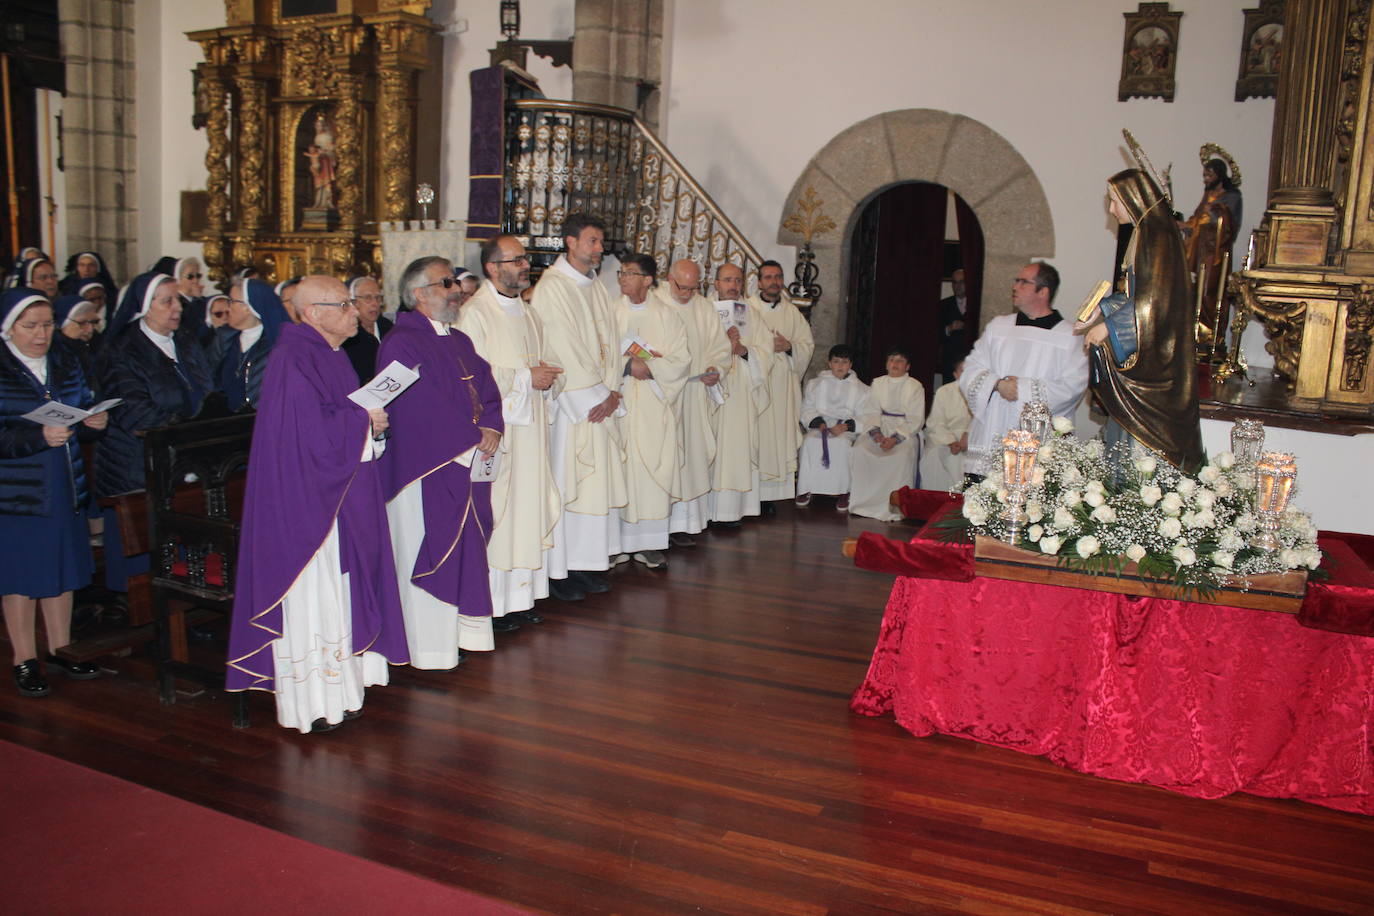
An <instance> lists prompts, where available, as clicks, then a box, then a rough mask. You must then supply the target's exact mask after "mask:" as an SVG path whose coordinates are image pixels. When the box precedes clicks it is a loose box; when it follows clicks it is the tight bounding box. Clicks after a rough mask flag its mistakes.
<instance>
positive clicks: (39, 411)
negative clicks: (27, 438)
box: [24, 398, 124, 429]
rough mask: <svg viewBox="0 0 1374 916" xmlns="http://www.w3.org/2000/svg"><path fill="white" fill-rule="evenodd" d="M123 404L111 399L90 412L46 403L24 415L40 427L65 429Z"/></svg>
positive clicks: (53, 402)
mask: <svg viewBox="0 0 1374 916" xmlns="http://www.w3.org/2000/svg"><path fill="white" fill-rule="evenodd" d="M123 403H124V401H123V399H121V398H111V399H109V400H108V401H101V402H100V403H99V404H96V405H95V406H94V407H92V408H91V409H90V410H82V409H81V408H80V407H70V406H68V405H66V404H62V403H60V402H58V401H45V402H44V403H43V404H42V406H40V407H35V408H34V409H33V410H30V411H29V412H28V413H26V414H24V419H25V420H32V421H33V422H35V423H37V424H39V425H40V426H58V427H62V428H63V429H65V428H66V427H68V426H75V425H76V424H78V423H80V422H81V421H82V420H84V419H86V418H87V417H93V416H95V415H96V414H98V413H104V412H105V411H107V410H109V409H110V408H111V407H114V406H115V405H117V404H123Z"/></svg>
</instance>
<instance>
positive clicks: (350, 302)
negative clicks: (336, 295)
mask: <svg viewBox="0 0 1374 916" xmlns="http://www.w3.org/2000/svg"><path fill="white" fill-rule="evenodd" d="M310 304H311V305H318V306H319V307H320V308H326V309H355V308H357V307H358V300H357V299H345V300H344V301H343V302H312V303H310Z"/></svg>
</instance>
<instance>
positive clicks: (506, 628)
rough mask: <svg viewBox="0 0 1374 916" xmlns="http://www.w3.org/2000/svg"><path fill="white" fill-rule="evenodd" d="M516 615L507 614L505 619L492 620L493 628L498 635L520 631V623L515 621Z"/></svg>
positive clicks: (494, 618) (496, 618)
mask: <svg viewBox="0 0 1374 916" xmlns="http://www.w3.org/2000/svg"><path fill="white" fill-rule="evenodd" d="M514 617H515V615H514V614H507V615H506V616H504V617H493V618H491V628H492V629H493V630H495V631H496V632H497V633H509V632H511V631H512V630H518V629H520V621H519V620H515V619H513V618H514Z"/></svg>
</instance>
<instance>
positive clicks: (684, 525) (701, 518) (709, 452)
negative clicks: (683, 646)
mask: <svg viewBox="0 0 1374 916" xmlns="http://www.w3.org/2000/svg"><path fill="white" fill-rule="evenodd" d="M654 292H655V293H657V294H658V296H659V298H661V299H662V300H663V301H664V302H665V303H667V305H668V307H669V308H670V309H672V310H673V311H675V312H677V313H678V314H679V315H681V316H682V323H683V326H684V327H685V328H686V329H687V349H688V351H689V352H690V353H691V357H692V365H691V368H690V369H689V370H688V376H687V384H686V385H685V386H684V388H683V390H682V399H681V400H680V401H679V402H678V411H677V416H678V441H679V443H680V444H681V447H680V448H679V452H680V453H681V466H680V468H679V471H680V473H679V474H678V489H677V491H676V492H674V493H673V507H672V512H671V514H670V515H669V517H668V532H669V534H668V540H669V543H670V544H672V546H674V547H691V546H692V545H693V544H695V543H696V540H695V539H694V538H693V537H692V535H694V534H699V533H700V532H701V531H702V529H704V528H705V527H706V523H707V521H708V520H709V519H710V516H711V505H710V503H711V465H712V463H713V462H714V461H715V460H716V433H715V429H714V420H715V413H716V411H717V410H718V409H719V408H720V405H721V404H724V403H725V398H726V397H727V393H726V390H725V386H724V385H722V384H721V383H720V381H721V373H722V372H723V371H724V369H725V367H726V366H727V365H729V363H730V339H729V338H728V337H726V336H725V329H724V328H723V327H722V326H721V322H720V316H719V315H717V314H716V307H715V306H714V305H712V304H711V301H710V300H709V299H707V298H706V297H705V296H703V295H702V294H701V267H700V266H699V265H698V264H697V263H696V262H695V261H689V260H686V259H683V260H681V261H678V262H677V263H676V264H674V265H673V266H672V267H671V268H670V269H669V270H668V282H667V283H666V284H659V286H658V287H656V288H655V289H654Z"/></svg>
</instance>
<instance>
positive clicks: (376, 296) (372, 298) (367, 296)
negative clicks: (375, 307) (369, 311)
mask: <svg viewBox="0 0 1374 916" xmlns="http://www.w3.org/2000/svg"><path fill="white" fill-rule="evenodd" d="M353 301H354V302H381V301H382V294H381V293H363V294H362V295H361V296H358V297H357V298H356V299H354V300H353Z"/></svg>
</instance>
